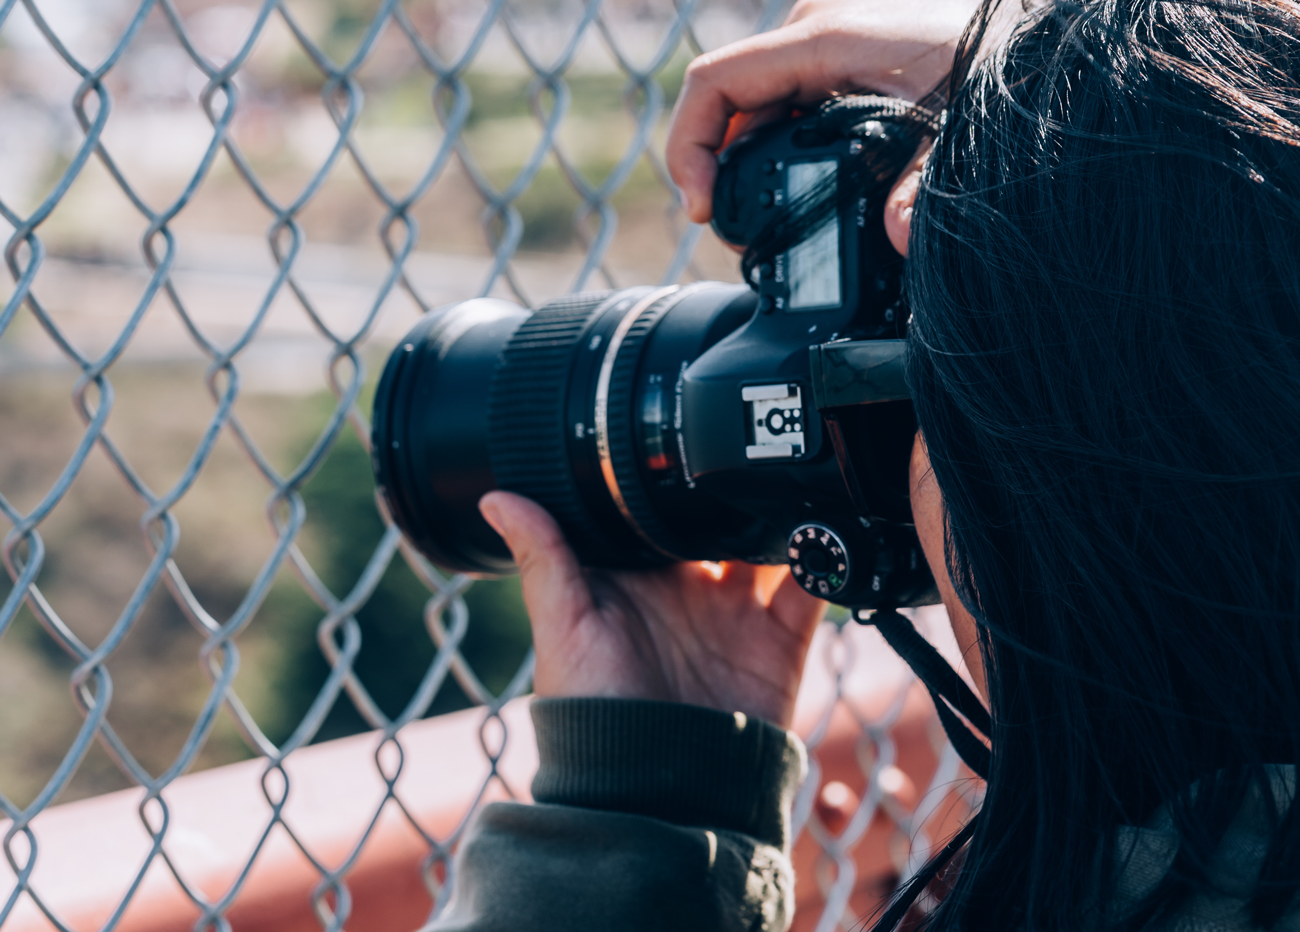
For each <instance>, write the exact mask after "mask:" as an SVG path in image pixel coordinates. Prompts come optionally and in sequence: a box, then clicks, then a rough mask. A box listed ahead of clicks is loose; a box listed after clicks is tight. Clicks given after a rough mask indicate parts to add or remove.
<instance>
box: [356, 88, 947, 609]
mask: <svg viewBox="0 0 1300 932" xmlns="http://www.w3.org/2000/svg"><path fill="white" fill-rule="evenodd" d="M844 109H845V108H844V107H842V106H841V107H840V108H839V110H838V111H835V112H833V113H832V117H833V118H832V117H828V116H827V113H831V112H832V111H828V110H827V108H825V107H824V108H821V109H819V110H818V111H817V112H814V113H810V114H806V115H803V116H799V117H794V118H791V119H787V120H783V121H779V122H777V123H773V124H768V125H766V126H763V127H761V128H759V129H758V130H756V131H755V132H753V133H752V134H750V135H748V136H746V137H745V138H742V139H740V140H738V141H737V142H736V143H734V144H733V145H732V146H730V147H729V148H728V149H727V150H725V151H724V152H723V153H722V155H721V156H720V165H719V173H718V179H717V183H716V186H715V194H714V228H715V230H716V231H717V232H718V234H719V235H720V236H722V237H723V238H724V239H725V240H727V241H729V242H731V243H733V244H735V245H737V246H743V247H745V248H746V250H747V251H746V260H745V264H744V266H743V267H744V268H745V269H746V270H747V272H748V275H749V278H750V280H751V282H752V285H753V287H748V286H743V285H741V286H737V285H725V284H719V283H712V282H704V283H696V284H692V285H685V286H670V287H666V288H649V287H640V288H627V289H621V290H617V291H613V292H603V293H589V294H581V295H573V296H569V297H566V298H561V299H557V300H555V301H551V302H548V303H546V304H544V305H543V306H541V307H539V308H538V309H537V310H536V311H534V312H533V313H531V314H530V313H528V312H527V311H525V310H524V309H522V308H519V307H518V306H516V305H513V304H511V303H509V302H505V301H499V300H495V299H476V300H473V301H466V302H461V303H459V304H456V305H452V306H450V307H448V308H446V309H441V310H439V311H438V312H435V313H434V314H431V315H430V316H429V318H427V319H425V320H424V321H421V322H420V323H419V324H418V325H417V326H416V327H415V328H414V329H413V330H412V332H411V333H410V334H408V336H407V338H406V339H405V340H403V342H402V344H401V345H399V347H398V348H397V349H396V350H395V351H394V353H393V355H392V357H391V358H390V360H389V362H388V364H387V366H386V368H385V371H384V374H383V377H382V379H381V381H380V385H379V390H378V393H377V396H376V402H375V413H374V465H375V473H376V477H377V482H378V485H379V489H380V492H381V494H382V496H383V497H384V500H385V502H386V503H387V506H388V508H389V510H390V512H391V513H392V515H393V517H394V519H395V520H396V521H397V522H398V524H399V526H400V527H401V528H402V530H403V531H404V532H405V533H406V534H407V535H408V536H409V537H410V539H411V540H412V541H413V542H414V543H415V544H416V545H417V546H418V547H419V548H420V549H421V550H422V551H423V552H424V553H425V554H426V555H428V556H429V557H430V558H431V559H432V560H433V561H434V562H435V563H438V564H441V565H443V566H445V567H448V568H450V569H455V570H461V571H469V572H486V573H500V572H507V571H509V570H510V569H511V563H510V556H509V553H508V551H507V550H506V548H505V546H504V543H503V542H502V541H501V540H500V539H499V538H498V537H497V536H496V534H495V533H494V532H493V531H492V530H491V529H490V528H489V527H488V526H487V524H486V522H484V521H483V520H482V518H481V517H480V516H479V515H478V512H477V502H478V499H479V498H480V497H481V496H482V495H483V494H484V493H486V492H488V491H490V490H492V489H494V488H502V489H507V490H509V491H514V492H518V493H520V494H523V495H527V496H529V497H531V498H533V499H535V500H537V501H538V502H540V503H541V504H542V505H544V506H545V507H546V508H547V509H548V510H549V511H550V512H551V513H552V514H553V515H554V516H555V517H556V519H557V521H558V522H559V524H560V525H561V527H562V529H563V530H564V532H565V535H566V537H567V538H568V540H569V543H570V544H571V545H572V546H573V548H574V550H575V552H576V553H577V555H578V558H579V560H580V561H581V562H583V564H584V565H588V566H593V567H608V568H649V567H653V566H658V565H663V564H666V563H668V562H672V561H679V560H743V561H746V562H751V563H780V562H788V563H789V564H790V565H791V569H792V572H793V573H794V574H795V576H796V577H797V578H798V579H799V581H800V582H801V584H803V586H804V588H806V589H807V590H808V591H810V592H812V593H813V594H814V595H818V596H820V597H822V598H826V599H828V600H831V601H835V602H839V603H841V604H846V605H852V606H855V607H870V608H878V607H892V606H905V605H918V604H924V603H926V602H933V601H936V600H937V597H936V594H935V588H934V582H933V579H932V578H931V576H930V573H929V570H928V567H927V566H926V563H925V561H924V557H923V554H922V553H921V550H920V545H919V543H918V541H917V539H916V534H915V530H914V528H913V527H912V525H911V520H912V519H911V512H910V507H909V505H908V500H907V468H908V460H909V457H910V452H911V446H912V438H913V435H914V433H915V429H916V425H915V421H914V417H913V415H912V409H911V404H910V401H908V400H907V394H906V386H905V385H904V384H903V381H902V377H901V360H902V347H903V337H904V336H905V327H906V317H907V311H906V306H905V303H904V302H903V299H902V292H901V280H902V259H901V258H900V257H899V256H898V254H897V253H896V252H895V251H894V250H893V248H892V247H891V246H890V244H889V242H888V240H887V238H886V236H885V231H884V225H883V205H884V198H885V195H886V194H887V192H888V190H889V187H890V185H891V183H892V181H893V180H894V178H896V177H897V175H898V173H899V171H900V170H901V169H902V167H903V166H904V165H905V164H906V163H907V161H908V159H910V157H911V155H912V154H913V152H914V151H915V148H916V144H917V141H918V136H917V133H916V131H915V129H914V127H912V126H910V125H907V124H904V123H903V122H901V121H897V120H891V119H889V117H890V116H891V115H893V114H894V113H896V110H891V109H889V108H888V107H886V108H884V109H883V110H881V112H880V116H879V118H870V116H871V114H872V113H873V112H875V111H872V110H870V109H866V110H861V111H859V112H855V113H852V114H848V116H847V119H846V115H845V113H844V112H843V110H844ZM877 109H878V110H880V108H877ZM859 116H861V117H862V119H857V117H859ZM864 401H865V402H868V403H863V402H864Z"/></svg>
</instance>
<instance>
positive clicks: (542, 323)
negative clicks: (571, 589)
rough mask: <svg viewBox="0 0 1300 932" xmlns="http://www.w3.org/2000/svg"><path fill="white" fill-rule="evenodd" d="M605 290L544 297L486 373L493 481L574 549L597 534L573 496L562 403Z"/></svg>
mask: <svg viewBox="0 0 1300 932" xmlns="http://www.w3.org/2000/svg"><path fill="white" fill-rule="evenodd" d="M609 294H610V293H609V292H597V293H588V294H579V295H573V296H571V297H568V298H563V299H560V300H557V301H552V302H549V303H548V304H547V305H546V306H545V307H543V308H541V309H539V310H538V311H537V312H536V313H535V314H533V316H532V317H530V318H528V320H526V321H524V323H523V324H522V325H520V327H519V329H518V330H517V331H515V334H514V336H513V337H511V339H510V342H509V343H508V344H507V345H506V348H505V350H504V351H503V352H502V357H501V363H500V365H498V367H497V370H496V374H495V375H494V376H493V379H492V393H491V402H490V415H489V437H490V452H491V461H492V472H493V475H494V476H495V477H496V481H497V486H498V487H499V488H502V489H506V490H508V491H511V492H518V493H519V494H520V495H526V496H528V497H529V498H531V499H533V500H535V501H537V502H539V503H541V504H542V505H543V506H545V508H546V509H547V510H548V511H550V512H551V514H553V515H554V516H555V518H556V519H557V520H558V521H559V522H560V524H561V525H562V526H563V527H564V530H565V533H566V534H567V535H568V536H569V539H570V542H571V543H572V544H573V546H574V547H575V548H588V549H589V548H592V547H595V546H599V545H600V544H601V543H603V539H604V535H602V534H601V533H600V531H599V530H598V529H597V528H596V526H595V524H594V523H593V522H592V521H591V519H590V516H589V515H588V513H587V511H586V509H585V508H583V507H582V504H581V502H580V499H579V494H578V489H577V486H576V484H575V482H574V478H573V471H572V469H571V468H570V465H569V452H568V449H567V447H566V442H565V437H566V429H565V414H564V403H565V396H566V392H567V390H568V382H569V372H570V369H571V364H572V359H573V355H574V351H575V346H576V344H577V342H578V340H579V338H580V337H581V336H582V334H583V331H584V328H585V327H586V325H587V322H588V321H589V320H590V319H591V317H592V315H593V312H595V311H596V310H597V309H598V308H599V307H600V306H601V304H602V303H603V302H604V301H605V299H606V298H608V297H609Z"/></svg>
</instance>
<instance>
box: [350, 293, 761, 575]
mask: <svg viewBox="0 0 1300 932" xmlns="http://www.w3.org/2000/svg"><path fill="white" fill-rule="evenodd" d="M754 301H755V299H754V295H753V293H752V292H751V291H750V290H749V289H747V288H744V287H740V286H731V285H720V284H716V283H706V284H700V285H690V286H685V287H678V286H673V287H669V288H658V289H656V288H646V287H642V288H627V289H622V290H619V291H612V292H599V293H588V294H580V295H574V296H571V297H567V298H563V299H560V300H556V301H551V302H548V303H547V304H544V305H542V306H541V307H539V308H538V309H537V310H536V311H535V312H534V313H532V314H528V313H527V312H526V311H525V310H523V309H522V308H519V307H517V306H515V305H513V304H510V303H509V302H504V301H497V300H492V299H478V300H475V301H466V302H462V303H460V304H457V305H453V306H451V307H450V308H448V309H446V310H443V311H440V312H436V314H435V315H434V316H433V318H432V319H429V320H425V321H422V322H421V323H420V324H418V325H417V326H416V327H415V328H414V329H413V330H412V331H411V332H410V334H408V335H407V337H406V339H405V340H403V341H402V343H401V344H400V345H399V347H398V349H397V350H396V351H395V352H394V353H393V355H392V356H391V357H390V359H389V362H388V364H387V366H386V368H385V370H384V374H383V376H382V378H381V380H380V385H379V389H378V393H377V396H376V401H375V416H374V458H375V463H374V465H375V473H376V478H377V481H378V484H379V488H380V492H381V494H382V495H383V497H384V499H385V501H386V502H387V504H388V507H389V510H390V511H391V513H392V515H393V517H394V520H396V521H397V523H398V525H399V526H400V527H401V528H402V530H403V531H404V532H405V533H406V534H407V536H408V537H409V538H410V539H411V540H412V541H413V542H415V544H416V546H418V547H419V548H420V549H421V550H422V551H423V552H424V553H426V554H427V555H428V556H429V557H430V558H431V559H433V560H434V562H436V563H438V564H440V565H442V566H445V567H447V568H450V569H454V570H459V571H468V572H481V573H500V572H506V571H508V570H509V569H510V568H511V566H512V564H511V560H510V555H509V552H508V551H507V550H506V548H505V546H504V544H503V542H502V541H501V540H500V539H499V538H498V537H497V535H496V534H495V533H494V532H493V531H492V530H491V528H490V527H489V526H488V525H487V524H486V522H484V521H483V519H482V517H481V516H480V515H479V513H478V509H477V504H478V500H479V498H481V497H482V496H483V495H484V494H485V493H487V492H488V491H491V490H492V489H497V488H500V489H506V490H509V491H513V492H518V493H520V494H522V495H526V496H528V497H529V498H532V499H534V500H536V501H538V502H539V503H541V504H542V505H543V506H545V507H546V508H547V510H548V511H550V512H551V514H552V515H554V516H555V518H556V520H557V521H558V522H559V523H560V525H561V527H562V529H563V530H564V533H565V536H566V538H567V539H568V541H569V543H570V545H571V546H572V547H573V548H574V550H575V552H576V553H577V555H578V558H579V559H580V560H581V561H582V562H583V563H584V565H588V566H608V567H628V568H630V567H650V566H656V565H662V564H666V563H668V562H671V561H675V560H683V559H726V558H729V557H733V556H735V555H736V554H737V553H757V552H769V551H770V552H773V553H775V554H776V555H777V556H779V555H780V553H781V552H782V549H783V545H784V540H778V539H777V537H776V536H775V535H774V534H773V532H772V531H771V530H770V529H768V528H766V526H765V525H764V523H763V522H762V521H759V520H757V519H755V518H754V517H753V516H751V515H747V514H745V513H743V512H741V511H739V510H737V509H735V508H732V507H730V506H728V505H726V504H724V503H722V502H720V501H719V500H718V499H717V498H716V497H714V496H710V495H707V494H705V493H704V492H703V491H701V490H699V489H697V488H696V487H695V483H694V482H693V481H692V480H691V478H690V476H689V474H688V473H687V471H686V464H685V463H684V462H683V454H682V447H681V443H680V439H679V438H680V434H679V428H680V426H681V424H680V421H681V404H682V401H681V394H680V393H681V377H682V374H683V373H684V372H685V370H686V368H687V366H689V364H690V363H691V362H692V361H694V360H695V359H696V358H698V357H699V355H700V354H701V353H703V352H704V351H706V350H707V349H709V348H710V347H711V346H713V345H714V344H715V343H717V342H718V341H719V340H721V339H722V338H724V337H725V336H727V335H728V334H729V333H731V332H732V331H734V330H735V329H736V328H738V327H739V326H740V325H741V324H743V323H744V322H745V321H746V320H748V319H749V318H750V317H751V316H752V314H753V311H754ZM769 538H770V539H769Z"/></svg>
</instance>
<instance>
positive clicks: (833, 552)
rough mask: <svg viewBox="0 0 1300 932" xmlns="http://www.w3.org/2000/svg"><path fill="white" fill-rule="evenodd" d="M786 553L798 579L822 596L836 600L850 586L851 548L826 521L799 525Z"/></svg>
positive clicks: (792, 535) (801, 583)
mask: <svg viewBox="0 0 1300 932" xmlns="http://www.w3.org/2000/svg"><path fill="white" fill-rule="evenodd" d="M786 555H787V557H788V558H789V561H790V572H792V573H793V574H794V578H795V579H797V580H798V581H799V584H800V585H801V586H803V587H804V589H806V590H808V591H809V592H811V593H812V594H813V595H815V596H817V597H818V598H822V599H833V598H834V597H835V596H837V595H839V594H840V593H841V592H843V591H844V589H845V587H846V586H847V585H848V582H849V551H848V548H847V547H845V546H844V541H843V540H841V539H840V537H839V535H838V534H836V533H835V532H834V531H832V530H831V529H830V528H828V527H826V525H824V524H803V525H800V526H799V527H797V528H795V530H794V533H793V534H791V535H790V547H789V550H788V551H787V553H786Z"/></svg>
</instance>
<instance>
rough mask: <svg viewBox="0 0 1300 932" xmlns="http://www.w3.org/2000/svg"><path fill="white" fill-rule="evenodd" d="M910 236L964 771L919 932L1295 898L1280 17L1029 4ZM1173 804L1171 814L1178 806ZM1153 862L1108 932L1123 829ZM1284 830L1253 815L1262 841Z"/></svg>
mask: <svg viewBox="0 0 1300 932" xmlns="http://www.w3.org/2000/svg"><path fill="white" fill-rule="evenodd" d="M992 11H993V0H986V3H985V6H984V8H983V9H982V11H981V17H983V19H981V18H979V17H977V20H976V23H977V25H976V27H975V28H974V29H973V30H971V31H970V32H969V33H968V37H967V39H966V40H965V41H964V44H963V50H962V52H961V53H959V56H958V70H957V72H956V73H955V75H954V79H953V83H952V89H951V91H950V102H949V110H948V114H947V118H946V122H945V124H944V126H943V128H942V130H941V132H940V133H939V135H938V138H937V139H936V141H935V145H934V149H933V151H932V153H931V156H930V158H929V160H928V163H927V167H926V170H925V174H924V177H923V181H922V186H921V190H920V192H919V194H918V197H917V200H916V207H915V213H914V216H913V220H912V230H911V241H910V252H909V258H908V272H907V293H908V297H909V300H910V302H911V305H912V308H913V320H912V325H911V331H910V340H911V345H910V350H909V360H908V378H909V381H910V384H911V387H912V391H913V396H914V399H915V402H916V411H917V419H918V422H919V424H920V426H921V431H922V434H923V436H924V438H925V441H926V444H927V447H928V450H929V454H930V460H931V463H932V467H933V469H934V474H935V478H936V480H937V482H938V486H939V488H940V490H941V491H942V493H943V498H944V503H945V509H946V520H947V560H948V564H949V568H950V570H951V572H952V575H953V578H954V581H955V583H956V587H957V591H958V594H959V596H960V598H961V599H962V601H963V603H964V604H965V605H966V606H967V607H968V608H969V609H970V611H971V612H972V614H973V615H974V617H975V619H976V621H977V624H978V627H979V632H980V642H981V648H982V652H983V656H984V663H985V665H986V668H987V669H988V671H989V676H988V683H989V692H990V696H989V698H990V703H991V707H992V710H991V711H992V719H993V734H992V768H991V772H990V777H989V781H988V786H987V794H986V796H985V798H984V803H983V807H982V810H981V812H980V814H979V816H978V819H979V822H978V825H977V827H976V828H975V830H974V832H973V834H972V836H971V840H970V843H969V846H968V848H967V850H966V852H965V856H964V859H963V866H962V868H961V870H960V873H959V875H958V876H957V877H956V878H955V880H952V881H951V882H952V883H953V884H954V886H953V887H952V890H951V893H950V894H949V896H948V898H947V900H945V902H944V903H943V904H942V905H941V906H940V907H939V908H938V909H937V910H936V911H934V912H933V913H932V914H931V915H930V917H929V919H928V920H926V922H927V924H928V925H929V927H930V928H931V929H932V930H935V932H939V930H944V932H947V930H954V932H955V930H957V929H958V928H960V929H962V930H963V932H983V930H988V932H1010V930H1016V929H1035V930H1049V929H1050V930H1057V929H1074V928H1096V929H1138V928H1144V927H1151V926H1154V925H1156V924H1158V923H1159V922H1160V921H1161V920H1162V919H1164V918H1167V917H1169V916H1171V915H1172V914H1173V913H1174V912H1175V911H1176V910H1177V909H1178V908H1179V907H1180V905H1182V904H1183V903H1184V902H1185V901H1186V900H1187V898H1188V897H1189V895H1191V894H1192V893H1193V892H1194V891H1197V890H1199V889H1201V888H1203V887H1205V886H1206V885H1212V884H1214V883H1215V882H1216V873H1215V871H1214V870H1213V869H1212V863H1213V860H1214V854H1215V851H1216V848H1217V846H1218V844H1219V842H1220V840H1221V838H1222V837H1223V835H1224V833H1225V831H1226V830H1227V828H1228V825H1229V823H1230V822H1231V821H1232V819H1233V818H1234V816H1236V815H1237V813H1238V812H1239V810H1240V809H1241V807H1242V806H1243V804H1244V802H1245V801H1246V800H1247V799H1248V796H1249V794H1251V793H1256V792H1257V793H1261V794H1262V795H1263V797H1264V800H1265V801H1266V802H1271V803H1275V804H1276V805H1277V806H1278V809H1277V810H1276V811H1275V810H1274V809H1272V808H1268V810H1267V811H1268V812H1269V813H1271V814H1274V815H1275V816H1276V817H1275V818H1274V820H1273V824H1272V836H1271V847H1270V849H1269V851H1268V853H1267V857H1266V859H1265V862H1264V863H1265V866H1264V868H1263V871H1262V873H1261V875H1260V876H1259V879H1258V881H1257V883H1256V884H1255V887H1254V890H1253V895H1252V896H1251V899H1250V900H1249V920H1250V922H1251V923H1252V924H1254V925H1256V926H1259V927H1262V928H1265V929H1267V928H1271V927H1272V926H1274V924H1275V923H1276V922H1277V921H1278V919H1279V918H1280V917H1281V916H1282V915H1283V914H1284V913H1285V912H1286V911H1287V909H1288V908H1289V907H1290V906H1291V905H1292V902H1293V900H1294V899H1295V894H1296V892H1297V887H1298V886H1300V818H1298V817H1297V812H1296V810H1297V808H1300V807H1295V806H1291V807H1290V809H1289V810H1288V809H1287V805H1288V803H1289V801H1290V800H1289V798H1288V796H1287V793H1286V792H1285V791H1283V792H1281V793H1279V794H1278V795H1279V797H1280V798H1278V799H1276V800H1275V799H1274V797H1273V793H1274V792H1275V790H1276V789H1277V787H1275V786H1274V785H1272V784H1270V781H1269V779H1268V774H1269V772H1270V770H1269V767H1268V766H1267V765H1268V764H1270V763H1282V764H1292V765H1294V764H1296V763H1297V762H1300V126H1298V125H1297V124H1300V5H1298V4H1297V3H1295V2H1292V0H1257V2H1237V0H1229V2H1217V0H1216V2H1179V0H1098V2H1084V3H1070V2H1054V3H1048V4H1047V5H1045V6H1042V7H1040V8H1037V9H1034V10H1032V11H1030V12H1028V13H1027V14H1026V16H1025V18H1024V19H1023V20H1022V21H1021V23H1020V25H1019V26H1017V27H1016V29H1015V30H1014V32H1013V33H1012V34H1011V36H1010V38H1009V39H1006V40H1003V41H999V42H998V43H997V44H996V46H995V47H993V48H992V49H991V50H987V53H986V54H984V53H982V54H984V57H983V58H981V59H980V60H979V61H977V62H974V63H973V64H972V60H973V58H974V51H975V49H976V48H977V47H978V46H979V44H980V40H981V31H982V30H981V28H980V26H979V24H980V23H982V22H987V19H988V17H989V15H990V14H991V13H992ZM1194 787H1195V789H1194ZM1161 804H1165V805H1167V807H1168V813H1169V815H1170V817H1171V819H1172V828H1173V830H1174V831H1175V832H1176V834H1177V839H1178V851H1177V855H1176V857H1175V858H1174V860H1173V862H1172V867H1171V868H1170V870H1169V871H1168V873H1167V874H1166V875H1165V877H1164V879H1163V880H1162V881H1160V882H1159V884H1157V885H1156V887H1155V888H1154V889H1153V890H1152V891H1150V893H1149V894H1148V895H1147V896H1145V897H1144V898H1143V899H1142V900H1141V902H1140V903H1139V904H1138V905H1137V906H1136V907H1135V908H1134V909H1131V910H1127V911H1125V912H1123V913H1120V912H1119V911H1118V910H1116V909H1115V908H1113V904H1114V903H1115V902H1116V898H1115V897H1116V893H1117V890H1118V883H1119V876H1120V874H1121V873H1122V871H1123V869H1124V867H1125V864H1124V862H1123V858H1122V857H1121V856H1117V854H1116V852H1117V850H1119V849H1118V848H1117V844H1116V843H1117V839H1118V838H1119V837H1120V835H1121V827H1122V826H1124V825H1126V824H1141V823H1142V822H1143V821H1144V820H1145V819H1147V818H1148V817H1150V816H1151V814H1152V813H1153V812H1154V811H1155V810H1156V809H1157V808H1158V807H1159V806H1160V805H1161ZM1279 812H1280V813H1282V814H1280V815H1278V814H1277V813H1279Z"/></svg>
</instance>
